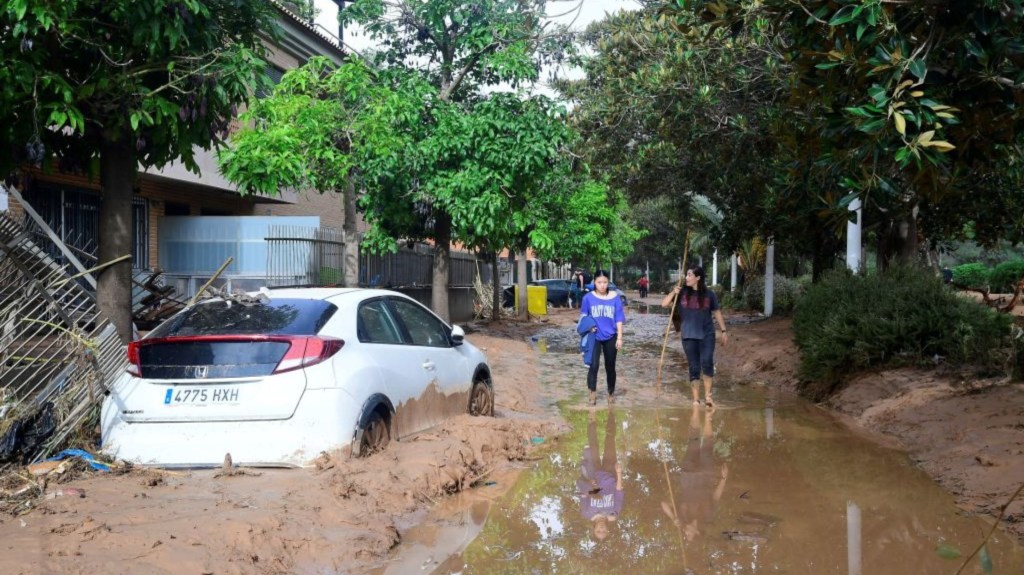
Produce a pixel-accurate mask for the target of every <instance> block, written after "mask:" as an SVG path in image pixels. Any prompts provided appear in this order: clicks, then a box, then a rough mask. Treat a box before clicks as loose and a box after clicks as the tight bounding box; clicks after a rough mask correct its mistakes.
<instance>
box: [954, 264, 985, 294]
mask: <svg viewBox="0 0 1024 575" xmlns="http://www.w3.org/2000/svg"><path fill="white" fill-rule="evenodd" d="M989 281H990V280H989V271H988V268H987V267H985V264H980V263H973V264H963V265H959V266H956V267H955V268H953V283H954V284H956V285H958V286H963V287H969V288H976V289H982V288H985V287H988V285H989Z"/></svg>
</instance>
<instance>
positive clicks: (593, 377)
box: [587, 337, 619, 394]
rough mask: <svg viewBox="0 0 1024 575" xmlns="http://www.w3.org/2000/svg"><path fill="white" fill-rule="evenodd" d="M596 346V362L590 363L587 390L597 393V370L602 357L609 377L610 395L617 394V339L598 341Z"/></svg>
mask: <svg viewBox="0 0 1024 575" xmlns="http://www.w3.org/2000/svg"><path fill="white" fill-rule="evenodd" d="M594 345H596V346H597V349H595V350H594V360H593V361H591V362H590V371H588V372H587V389H589V390H590V391H597V369H598V366H599V365H600V364H601V356H602V355H603V356H604V373H605V375H607V376H608V393H609V394H612V393H615V356H616V355H617V354H618V352H619V350H617V349H615V338H614V337H613V338H611V339H606V340H604V341H601V340H598V341H597V342H596V343H595V344H594Z"/></svg>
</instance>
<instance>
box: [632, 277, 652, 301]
mask: <svg viewBox="0 0 1024 575" xmlns="http://www.w3.org/2000/svg"><path fill="white" fill-rule="evenodd" d="M636 287H637V288H639V289H640V298H641V299H643V298H645V297H647V288H649V287H651V282H650V280H648V279H647V274H644V275H642V276H640V281H638V282H636Z"/></svg>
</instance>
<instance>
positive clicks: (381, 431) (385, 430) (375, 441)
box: [357, 411, 391, 457]
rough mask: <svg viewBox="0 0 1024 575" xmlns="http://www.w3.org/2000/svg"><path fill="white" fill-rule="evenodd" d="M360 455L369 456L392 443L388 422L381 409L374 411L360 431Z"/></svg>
mask: <svg viewBox="0 0 1024 575" xmlns="http://www.w3.org/2000/svg"><path fill="white" fill-rule="evenodd" d="M358 441H359V442H358V449H359V451H358V453H357V455H358V457H369V456H371V455H373V454H374V453H377V452H379V451H383V450H384V448H386V447H387V446H388V444H389V443H391V430H390V429H389V426H388V422H387V420H386V419H385V418H384V416H383V415H381V414H380V412H379V411H374V412H373V413H371V414H370V416H369V417H368V418H367V419H366V423H365V424H363V426H362V427H361V428H360V429H359V433H358Z"/></svg>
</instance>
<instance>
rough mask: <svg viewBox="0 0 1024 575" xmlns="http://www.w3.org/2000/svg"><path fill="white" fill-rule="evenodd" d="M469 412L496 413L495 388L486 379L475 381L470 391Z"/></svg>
mask: <svg viewBox="0 0 1024 575" xmlns="http://www.w3.org/2000/svg"><path fill="white" fill-rule="evenodd" d="M469 414H470V415H473V416H480V415H486V416H493V415H494V389H493V388H492V387H491V386H490V385H489V384H488V383H487V382H486V381H483V380H477V381H474V382H473V389H472V390H470V392H469Z"/></svg>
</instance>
